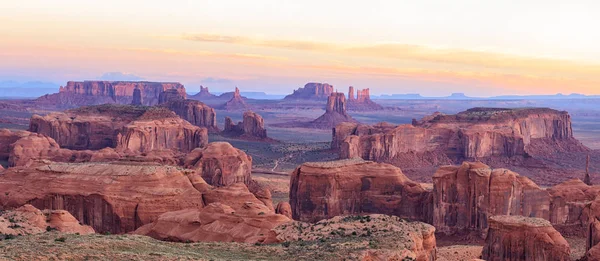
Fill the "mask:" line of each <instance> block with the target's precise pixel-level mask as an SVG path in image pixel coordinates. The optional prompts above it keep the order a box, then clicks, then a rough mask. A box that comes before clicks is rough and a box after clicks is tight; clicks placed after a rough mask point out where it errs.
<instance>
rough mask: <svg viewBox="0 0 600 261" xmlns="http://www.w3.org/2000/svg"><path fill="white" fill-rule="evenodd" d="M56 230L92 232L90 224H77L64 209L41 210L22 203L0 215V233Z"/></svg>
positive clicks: (14, 233)
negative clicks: (20, 205)
mask: <svg viewBox="0 0 600 261" xmlns="http://www.w3.org/2000/svg"><path fill="white" fill-rule="evenodd" d="M53 230H56V231H58V232H61V233H68V234H75V233H78V234H80V235H88V234H93V233H94V229H93V228H92V227H90V226H85V225H81V224H79V221H77V219H76V218H75V217H73V215H71V213H69V212H67V211H65V210H44V211H41V210H39V209H37V208H35V207H34V206H32V205H29V204H27V205H23V206H22V207H19V208H17V209H14V210H9V211H4V212H3V213H2V214H1V215H0V234H2V235H13V236H16V235H31V234H40V233H44V232H49V231H53Z"/></svg>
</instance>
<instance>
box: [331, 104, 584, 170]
mask: <svg viewBox="0 0 600 261" xmlns="http://www.w3.org/2000/svg"><path fill="white" fill-rule="evenodd" d="M346 131H348V133H339V131H338V133H334V135H337V136H339V137H343V136H346V138H345V140H344V141H342V142H339V141H340V139H339V138H336V137H334V139H333V140H334V141H335V142H336V143H335V144H333V146H332V147H334V148H340V157H341V158H352V157H363V158H364V159H366V160H374V161H381V162H388V163H392V164H395V165H397V166H400V167H403V168H409V167H413V166H412V165H411V164H413V162H422V163H423V165H432V166H435V164H436V163H435V161H431V160H428V159H427V158H428V157H429V158H434V159H436V161H438V162H440V163H442V164H443V163H448V162H454V163H459V162H462V161H463V160H485V159H487V158H492V157H501V158H510V157H515V156H516V157H528V156H534V157H535V156H536V155H544V154H546V153H551V152H553V151H556V152H582V151H587V150H588V149H587V148H586V147H585V146H583V145H582V144H581V143H579V142H578V141H577V140H575V139H574V138H573V130H572V128H571V117H570V116H569V114H568V113H567V112H564V111H556V110H552V109H546V108H526V109H494V108H475V109H470V110H467V111H465V112H461V113H458V114H456V115H443V114H435V115H433V116H430V117H425V118H424V119H423V120H421V121H416V120H415V121H413V124H412V125H408V124H405V125H399V126H397V127H396V128H394V129H392V130H387V131H385V132H383V133H376V134H366V135H359V136H355V135H351V133H352V131H353V130H352V129H351V128H348V129H346ZM425 155H429V156H427V157H425ZM432 155H433V156H432ZM408 156H410V157H416V158H415V160H412V161H410V162H409V161H406V160H403V158H406V157H408Z"/></svg>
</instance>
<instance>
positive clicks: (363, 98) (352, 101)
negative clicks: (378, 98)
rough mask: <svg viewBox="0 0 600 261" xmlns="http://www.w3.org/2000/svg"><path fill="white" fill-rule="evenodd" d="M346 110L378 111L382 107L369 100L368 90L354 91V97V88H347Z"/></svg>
mask: <svg viewBox="0 0 600 261" xmlns="http://www.w3.org/2000/svg"><path fill="white" fill-rule="evenodd" d="M348 110H349V111H379V110H383V106H381V105H379V104H377V103H375V102H374V101H372V100H371V95H370V93H369V88H367V89H362V90H356V97H354V87H352V86H350V87H348Z"/></svg>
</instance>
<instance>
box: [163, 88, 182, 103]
mask: <svg viewBox="0 0 600 261" xmlns="http://www.w3.org/2000/svg"><path fill="white" fill-rule="evenodd" d="M185 98H187V95H186V93H185V92H184V93H180V92H179V91H178V90H177V89H167V90H164V91H163V92H161V93H160V95H159V96H158V103H159V104H162V103H166V102H170V101H179V100H185Z"/></svg>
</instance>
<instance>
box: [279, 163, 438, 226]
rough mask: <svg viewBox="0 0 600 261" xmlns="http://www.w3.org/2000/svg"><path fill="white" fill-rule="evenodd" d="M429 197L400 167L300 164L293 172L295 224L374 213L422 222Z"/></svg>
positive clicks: (425, 214) (367, 164) (425, 219)
mask: <svg viewBox="0 0 600 261" xmlns="http://www.w3.org/2000/svg"><path fill="white" fill-rule="evenodd" d="M430 196H431V193H430V192H428V191H426V190H425V189H424V188H423V187H422V186H421V185H420V184H419V183H415V182H412V181H411V180H409V179H408V178H407V177H406V176H404V174H403V173H402V171H401V170H400V169H399V168H396V167H394V166H392V165H389V164H382V163H375V162H370V161H363V160H360V159H353V160H340V161H332V162H321V163H304V164H302V165H301V166H299V167H298V168H296V170H294V172H293V173H292V177H291V181H290V205H291V208H292V216H293V218H294V220H300V221H306V222H316V221H319V220H322V219H327V218H332V217H334V216H339V215H348V214H359V213H379V214H388V215H395V216H399V217H403V218H410V219H412V220H424V221H427V219H428V218H427V217H428V216H429V215H430V211H431V210H430V208H431V204H429V203H428V202H430V200H431V199H430Z"/></svg>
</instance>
